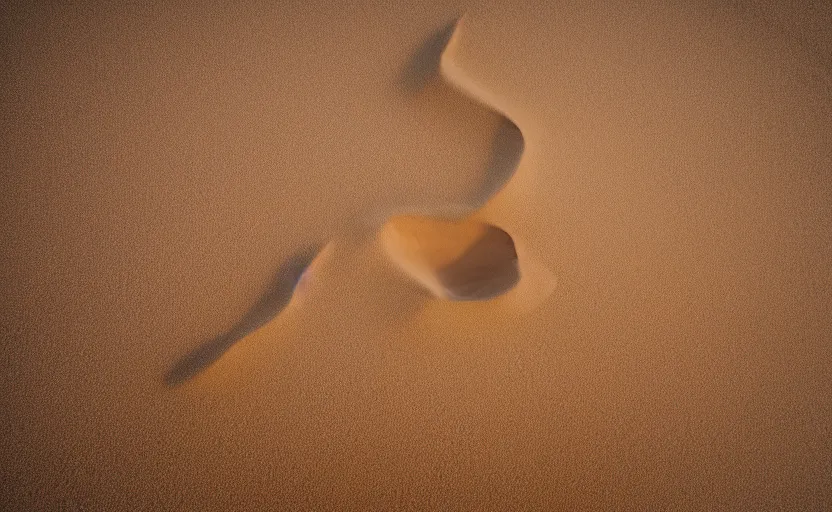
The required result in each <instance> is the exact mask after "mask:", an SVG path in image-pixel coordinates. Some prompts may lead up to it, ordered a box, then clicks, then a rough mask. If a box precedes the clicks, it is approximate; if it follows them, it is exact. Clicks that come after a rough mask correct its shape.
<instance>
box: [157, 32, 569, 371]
mask: <svg viewBox="0 0 832 512" xmlns="http://www.w3.org/2000/svg"><path fill="white" fill-rule="evenodd" d="M463 20H464V16H462V17H460V18H458V19H457V20H456V21H455V22H454V23H452V24H450V25H449V26H447V27H445V28H444V29H443V30H442V31H440V32H438V33H437V35H436V36H435V37H434V38H433V40H431V41H429V43H431V44H433V45H436V44H442V45H443V46H442V48H441V53H440V54H439V58H438V59H435V58H431V57H432V56H430V55H428V56H427V57H426V58H423V59H422V60H421V61H419V62H415V63H412V64H411V65H412V66H416V67H418V68H420V69H415V74H416V75H417V76H418V77H419V78H418V79H415V78H413V76H410V79H409V80H408V83H407V84H406V85H407V86H408V87H409V88H418V87H423V86H425V84H426V81H427V80H428V79H430V78H431V77H433V76H434V75H438V77H439V78H440V79H441V80H442V81H443V82H444V83H445V84H447V85H448V86H450V87H452V88H453V89H454V90H455V91H456V92H458V93H460V94H463V95H465V96H466V97H468V98H469V99H471V100H473V102H474V103H476V104H477V105H479V106H481V107H483V108H486V109H488V110H490V111H493V112H495V113H497V114H498V115H499V116H500V117H501V124H500V126H499V129H498V130H497V133H496V136H495V138H494V141H493V142H492V151H491V155H490V159H489V164H488V167H487V168H486V169H485V171H484V176H485V180H484V183H483V184H482V186H481V187H478V188H477V189H476V190H474V191H473V193H472V194H471V198H470V200H469V201H468V202H467V203H466V204H462V205H451V204H448V205H446V206H445V207H442V208H441V209H440V210H438V211H430V212H423V211H415V210H416V209H403V211H402V212H401V213H397V214H395V215H390V216H388V218H386V219H384V220H383V221H382V222H381V227H380V228H378V227H377V226H374V225H373V223H372V222H366V226H365V229H364V230H360V231H366V230H367V228H369V229H370V230H375V240H376V241H377V242H380V243H381V245H382V247H383V249H384V252H385V253H386V255H387V258H389V259H390V260H391V261H392V262H393V263H394V264H395V265H396V266H397V267H398V269H399V270H400V271H401V272H402V273H404V274H405V275H406V276H408V277H409V278H410V279H411V280H413V281H415V282H417V283H418V284H419V285H420V286H421V287H422V288H424V289H426V290H427V291H429V292H430V293H431V294H432V295H433V296H435V297H437V298H441V299H445V300H451V301H483V300H490V299H494V298H497V297H500V296H503V295H505V294H507V293H508V292H509V291H511V290H512V289H514V288H515V287H517V285H518V283H520V282H521V281H528V279H529V278H531V279H540V278H541V277H544V279H542V282H543V283H544V284H546V285H545V286H543V287H538V288H540V290H537V294H536V295H537V296H536V298H535V299H534V300H527V301H526V303H527V304H526V307H525V308H524V309H526V310H527V309H529V305H530V304H532V305H533V304H536V303H539V302H540V300H541V299H542V298H543V297H545V296H547V295H548V294H549V293H551V289H552V287H553V283H554V280H553V277H552V275H551V272H549V271H548V270H547V269H544V268H542V267H541V266H540V265H534V264H533V263H531V262H528V263H526V262H524V263H523V264H522V265H521V263H520V257H519V256H518V247H517V246H516V245H515V240H514V238H513V237H512V235H511V234H509V233H508V232H507V231H505V230H504V229H502V228H501V227H499V226H496V225H494V224H491V223H490V222H485V221H483V220H479V219H477V213H478V212H479V211H481V210H482V209H483V207H484V206H485V205H486V204H487V203H488V202H489V201H490V200H491V199H492V198H494V197H495V196H496V195H497V194H498V193H499V192H500V191H501V190H503V188H504V187H505V185H506V184H507V183H508V182H509V181H510V180H511V178H512V177H513V176H514V175H515V173H516V171H517V169H518V167H519V164H520V160H521V158H522V155H523V151H524V149H525V138H524V136H523V133H522V130H521V129H520V128H519V126H518V125H517V124H516V123H515V122H514V121H513V120H512V119H511V118H510V117H509V115H508V114H507V113H506V112H505V111H504V110H503V109H501V108H500V107H498V106H497V105H499V103H500V102H499V99H498V98H495V97H494V96H493V95H492V94H491V93H490V92H489V91H488V90H487V89H485V88H483V87H481V86H480V85H479V84H477V83H476V81H474V80H472V79H471V78H470V77H468V76H467V75H466V74H465V72H464V71H463V70H462V69H461V68H460V67H459V66H457V65H456V63H455V61H454V56H455V54H456V52H457V50H458V47H459V32H460V27H461V26H462V22H463ZM437 72H438V73H437ZM365 221H366V219H365ZM355 227H356V226H352V228H355ZM345 230H347V228H345V229H344V230H342V231H345ZM351 231H355V229H353V230H351ZM342 234H343V233H342ZM362 234H364V235H367V233H362ZM334 242H335V241H334V240H330V241H329V242H327V243H326V244H324V245H321V246H320V247H317V248H310V249H307V250H305V251H301V252H300V253H298V254H296V255H295V257H293V258H291V259H290V260H289V261H288V262H287V263H286V264H285V265H283V266H282V267H281V269H279V270H278V272H277V273H276V275H275V276H274V278H273V279H272V281H271V283H270V284H269V285H268V287H267V289H266V292H265V293H264V294H263V295H262V296H261V298H260V299H259V300H258V301H257V302H256V303H255V304H254V305H253V306H252V307H251V308H250V309H249V310H248V311H247V313H246V314H245V315H244V316H243V318H242V319H241V320H240V321H239V322H238V323H237V324H236V325H234V326H233V327H232V328H231V329H230V330H229V331H228V332H225V333H223V334H221V335H219V336H217V337H215V338H212V339H211V340H208V341H206V342H204V343H202V344H201V345H199V346H198V347H197V348H195V349H194V350H192V351H191V352H189V353H188V354H186V355H185V356H183V357H182V358H180V359H179V360H178V361H177V362H176V363H175V364H174V365H173V366H172V368H171V369H170V370H169V371H168V373H167V374H166V375H165V378H164V382H165V384H166V385H168V386H171V387H175V386H178V385H181V384H183V383H185V382H187V381H188V380H190V379H192V378H193V377H195V376H197V375H199V374H200V373H202V372H203V371H204V370H206V369H207V368H208V367H209V366H211V365H212V364H213V363H214V362H216V361H217V360H219V359H220V358H221V357H222V356H223V354H225V353H226V352H227V351H228V350H229V349H230V348H231V347H232V346H234V345H235V344H236V343H237V342H239V341H240V340H242V339H243V338H245V337H246V336H248V335H249V334H251V333H253V332H254V331H256V330H258V329H260V328H261V327H263V326H264V325H266V324H267V323H268V322H270V321H271V320H272V319H274V318H275V317H277V316H278V315H280V314H281V312H282V311H283V310H284V309H285V308H286V307H287V306H289V304H290V303H292V302H293V300H294V298H295V296H296V295H297V292H298V290H299V289H301V288H303V281H304V279H303V278H304V276H305V275H307V274H309V272H310V271H311V267H312V266H314V265H315V262H317V261H320V260H321V259H322V255H323V253H324V252H327V250H328V249H329V248H331V247H332V244H333V243H334ZM520 253H523V254H524V256H525V254H527V251H526V249H525V247H524V248H522V249H520ZM524 259H525V258H524ZM527 270H531V272H526V271H527ZM524 274H527V279H525V280H524V279H522V276H523V275H524ZM524 284H525V286H523V287H521V290H520V295H529V289H530V288H534V287H533V286H529V284H530V283H528V282H525V283H524ZM515 295H517V294H515ZM515 298H516V297H515Z"/></svg>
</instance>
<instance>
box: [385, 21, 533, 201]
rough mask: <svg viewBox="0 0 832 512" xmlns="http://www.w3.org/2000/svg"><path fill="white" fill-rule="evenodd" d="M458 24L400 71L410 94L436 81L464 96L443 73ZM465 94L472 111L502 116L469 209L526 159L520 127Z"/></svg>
mask: <svg viewBox="0 0 832 512" xmlns="http://www.w3.org/2000/svg"><path fill="white" fill-rule="evenodd" d="M459 23H460V20H459V19H455V20H453V21H450V22H448V23H447V24H445V25H444V26H442V27H441V28H440V29H438V30H437V31H436V32H434V33H433V34H432V35H431V36H430V37H429V38H428V39H427V40H425V42H423V43H422V44H421V45H420V46H419V47H418V48H417V49H416V50H415V51H414V52H413V54H412V55H411V56H410V58H409V59H408V60H407V62H406V63H405V65H404V67H403V68H402V71H401V85H402V87H403V88H404V89H405V90H406V91H407V92H409V93H417V92H419V91H421V90H423V89H424V88H425V87H426V86H427V84H428V83H429V82H431V81H433V80H435V79H440V80H442V81H443V82H444V83H445V85H446V86H447V87H451V88H453V89H454V90H456V91H457V92H460V93H462V92H461V91H460V88H461V89H462V90H463V91H464V90H465V89H466V88H465V87H464V85H461V84H458V83H456V84H452V83H450V81H449V80H448V79H447V78H446V77H445V76H443V73H442V57H443V54H445V53H446V51H449V46H451V45H450V42H451V38H452V37H453V36H454V33H455V32H456V30H457V29H458V26H459ZM450 51H451V52H453V51H454V50H453V49H451V50H450ZM465 95H466V96H468V99H470V100H471V106H472V108H481V109H485V110H488V111H490V112H493V113H494V114H495V115H497V116H499V117H500V124H499V126H498V128H497V131H496V133H495V134H494V139H493V141H492V143H491V152H490V155H489V160H488V164H487V165H486V167H485V169H484V170H483V178H482V181H481V183H480V185H479V187H477V189H475V190H474V191H473V192H472V196H471V203H472V204H471V205H470V206H471V207H473V208H480V207H482V206H483V205H484V204H485V203H486V202H487V201H488V200H489V199H491V197H493V196H494V195H495V194H496V193H497V192H498V191H499V190H500V189H502V188H503V186H504V185H505V184H506V183H507V182H508V181H509V180H510V179H511V177H512V176H514V173H515V171H516V170H517V166H518V164H519V163H520V159H521V157H522V156H523V151H524V149H525V139H524V137H523V133H522V132H521V131H520V128H519V127H518V126H517V125H516V124H515V123H514V122H513V121H512V120H511V119H509V118H508V117H507V116H506V115H505V114H503V113H502V112H500V111H498V110H496V109H495V108H493V107H491V106H490V105H487V104H484V103H482V102H481V101H480V100H478V99H475V98H474V97H471V96H470V95H469V94H468V93H467V92H466V93H465Z"/></svg>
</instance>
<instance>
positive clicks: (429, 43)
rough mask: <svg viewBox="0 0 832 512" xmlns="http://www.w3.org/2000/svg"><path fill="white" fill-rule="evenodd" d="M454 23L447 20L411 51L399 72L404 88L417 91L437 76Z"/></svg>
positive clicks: (454, 28) (454, 26)
mask: <svg viewBox="0 0 832 512" xmlns="http://www.w3.org/2000/svg"><path fill="white" fill-rule="evenodd" d="M456 23H457V21H456V20H452V21H450V22H448V23H447V24H446V25H445V26H443V27H442V28H440V29H439V30H437V31H436V32H434V33H433V34H432V35H431V36H430V37H429V38H428V39H427V40H426V41H425V42H423V43H422V44H421V46H419V47H418V48H417V49H416V50H415V51H414V52H413V54H412V55H411V56H410V58H409V59H408V60H407V62H406V63H405V65H404V67H403V68H402V72H401V84H402V86H403V87H404V88H405V90H407V91H409V92H418V91H420V90H421V89H423V88H424V87H425V85H427V83H428V82H430V81H431V80H432V79H433V78H434V77H436V76H439V61H440V59H441V58H442V52H443V51H445V47H446V46H447V45H448V41H450V40H451V36H452V35H453V33H454V30H456Z"/></svg>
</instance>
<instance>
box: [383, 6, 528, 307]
mask: <svg viewBox="0 0 832 512" xmlns="http://www.w3.org/2000/svg"><path fill="white" fill-rule="evenodd" d="M462 21H463V17H460V18H459V19H458V20H457V21H456V22H455V23H454V24H453V25H452V26H450V27H449V29H450V30H449V32H448V33H447V37H445V38H444V40H445V41H446V42H445V45H444V48H443V49H442V53H441V54H440V56H439V59H438V71H439V75H440V77H441V78H442V79H443V80H444V81H445V83H447V84H448V85H450V86H451V87H453V88H454V89H455V90H456V91H457V92H459V93H461V94H463V95H465V96H467V97H469V98H471V99H472V100H474V102H476V103H477V104H479V105H482V106H483V107H484V108H487V109H489V110H491V111H493V112H495V113H497V114H499V115H500V116H501V120H502V122H501V124H500V128H499V130H498V131H497V135H496V137H495V139H494V142H493V144H492V152H491V158H490V161H489V165H488V169H486V173H485V176H486V180H485V182H484V183H483V186H482V187H481V188H480V189H479V190H476V191H475V193H474V195H473V197H472V198H471V204H470V205H466V206H467V207H468V209H469V211H468V212H467V213H468V214H467V215H466V216H464V217H462V218H452V219H449V218H447V217H446V216H443V217H440V218H434V217H431V216H415V215H409V214H404V215H397V216H394V217H392V218H391V219H389V220H388V221H387V222H386V223H385V225H384V226H383V228H382V230H381V240H382V243H383V244H384V247H385V249H386V251H387V253H388V255H389V256H390V257H391V259H392V260H393V261H394V262H395V263H396V264H397V265H398V266H399V267H400V268H401V269H402V270H403V271H404V272H405V273H406V274H408V275H409V276H410V277H411V278H413V279H414V280H416V281H417V282H419V283H420V284H421V285H422V286H423V287H425V288H427V289H428V290H429V291H430V292H432V293H433V294H434V295H435V296H437V297H440V298H444V299H448V300H487V299H491V298H494V297H497V296H500V295H502V294H504V293H505V292H507V291H509V290H510V289H512V288H513V287H514V286H515V285H516V284H517V283H518V282H519V280H520V266H519V262H518V255H517V250H516V248H515V244H514V240H513V238H512V237H511V235H510V234H508V233H507V232H506V231H504V230H503V229H501V228H499V227H497V226H494V225H492V224H489V223H486V222H482V221H479V220H476V219H474V218H472V216H473V214H475V213H476V211H477V209H479V208H482V206H483V205H485V203H487V202H488V201H489V200H490V199H491V198H492V197H494V196H495V195H496V194H497V193H498V192H499V191H500V190H501V189H502V188H503V187H504V186H505V184H506V183H507V182H508V181H509V179H511V177H512V176H513V175H514V173H515V171H516V170H517V167H518V165H519V163H520V158H521V157H522V154H523V150H524V147H525V139H524V137H523V134H522V131H521V130H520V128H519V127H518V126H517V124H516V123H514V121H512V120H511V119H510V118H509V116H508V114H507V113H506V112H504V111H502V110H500V109H499V108H498V107H497V105H498V104H499V101H498V100H497V99H496V98H494V97H493V96H492V95H491V94H490V93H489V92H488V91H487V90H486V89H483V88H482V87H480V86H479V85H478V84H477V83H476V82H475V81H473V80H471V79H470V78H469V77H468V76H467V75H465V73H464V72H463V71H462V70H461V69H460V68H459V67H458V66H457V65H456V61H455V60H454V56H455V54H456V53H457V49H458V46H459V32H460V27H461V25H462ZM449 206H450V205H449ZM448 210H450V208H448Z"/></svg>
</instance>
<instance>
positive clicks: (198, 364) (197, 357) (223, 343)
mask: <svg viewBox="0 0 832 512" xmlns="http://www.w3.org/2000/svg"><path fill="white" fill-rule="evenodd" d="M318 252H320V247H310V248H307V249H305V250H303V251H300V252H298V253H296V254H295V255H294V256H292V257H291V258H289V260H288V261H286V263H284V264H283V265H282V266H281V267H280V268H279V269H278V270H277V272H276V273H275V275H274V277H273V278H272V280H271V282H270V283H269V285H268V287H267V288H266V292H265V293H264V294H263V295H262V296H261V297H260V299H259V300H258V301H257V303H255V304H254V305H253V306H252V307H251V308H249V310H248V311H247V312H246V314H245V315H244V316H243V318H241V319H240V321H239V322H237V323H236V324H235V325H234V326H233V327H232V328H231V329H230V330H229V331H227V332H225V333H223V334H220V335H219V336H217V337H215V338H213V339H210V340H208V341H206V342H204V343H202V344H201V345H200V346H198V347H197V348H195V349H194V350H193V351H191V352H190V353H189V354H187V355H185V356H184V357H182V358H181V359H179V361H177V362H176V364H174V365H173V367H172V368H171V369H170V370H169V371H168V373H167V374H166V375H165V379H164V381H165V384H166V385H167V386H170V387H174V386H178V385H180V384H183V383H184V382H186V381H188V380H190V379H192V378H193V377H195V376H197V375H198V374H200V373H201V372H202V371H204V370H205V369H206V368H208V367H209V366H210V365H211V364H213V363H214V362H215V361H217V360H218V359H219V358H220V357H221V356H222V355H223V354H224V353H225V352H226V351H228V349H230V348H231V347H232V346H233V345H234V344H235V343H237V342H238V341H240V340H241V339H243V338H245V337H246V336H248V335H249V334H251V333H252V332H254V331H256V330H257V329H259V328H260V327H262V326H263V325H265V324H266V323H268V322H269V321H270V320H271V319H272V318H274V317H275V316H277V315H278V314H279V313H280V312H281V311H283V309H284V308H285V307H286V306H287V305H288V304H289V301H290V300H291V299H292V295H293V294H294V291H295V287H296V285H297V283H298V281H299V280H300V278H301V276H302V275H303V272H304V270H306V268H307V267H308V266H309V264H310V263H311V262H312V260H313V259H315V256H316V255H317V254H318Z"/></svg>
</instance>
